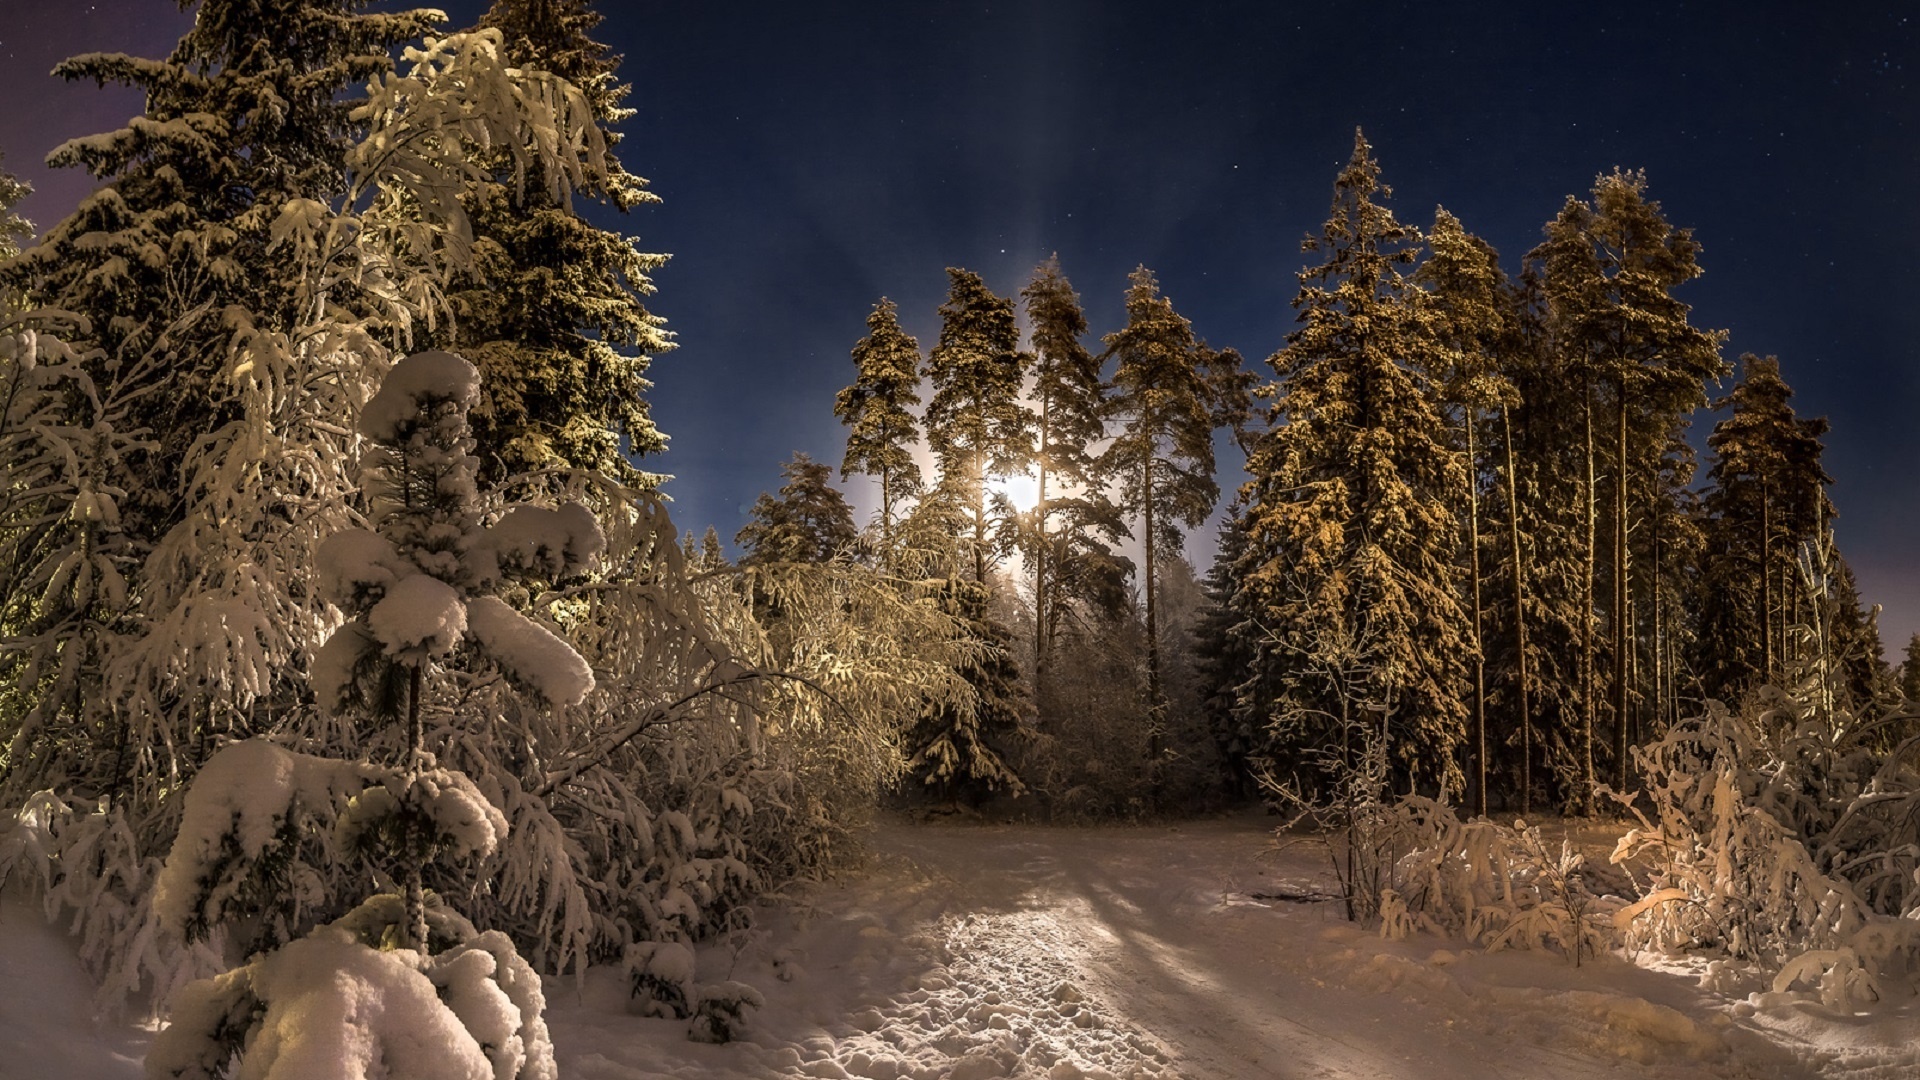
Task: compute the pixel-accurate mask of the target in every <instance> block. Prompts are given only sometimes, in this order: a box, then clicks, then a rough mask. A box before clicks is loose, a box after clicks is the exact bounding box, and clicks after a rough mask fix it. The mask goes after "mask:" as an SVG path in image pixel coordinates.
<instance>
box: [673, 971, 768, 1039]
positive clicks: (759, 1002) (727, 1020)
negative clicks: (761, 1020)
mask: <svg viewBox="0 0 1920 1080" xmlns="http://www.w3.org/2000/svg"><path fill="white" fill-rule="evenodd" d="M765 1004H766V1000H765V999H764V998H762V997H761V996H760V991H758V990H755V989H754V988H753V987H751V986H748V985H747V984H745V983H737V982H719V983H714V984H712V985H711V986H703V987H701V988H700V998H699V1000H698V1001H697V1002H696V1003H695V1004H694V1006H693V1016H692V1017H691V1018H690V1019H689V1020H688V1021H687V1038H689V1039H692V1040H693V1041H694V1042H704V1043H726V1042H732V1041H733V1040H734V1039H736V1038H739V1037H740V1033H741V1031H742V1030H743V1029H744V1028H745V1027H746V1024H747V1013H748V1011H749V1010H752V1009H758V1008H760V1007H761V1006H763V1005H765Z"/></svg>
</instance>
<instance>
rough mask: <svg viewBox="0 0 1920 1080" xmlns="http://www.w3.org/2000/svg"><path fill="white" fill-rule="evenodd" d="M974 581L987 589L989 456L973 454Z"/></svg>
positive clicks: (980, 452)
mask: <svg viewBox="0 0 1920 1080" xmlns="http://www.w3.org/2000/svg"><path fill="white" fill-rule="evenodd" d="M973 580H974V582H975V583H977V584H978V585H979V586H980V587H981V588H983V589H984V588H986V587H987V455H986V452H985V451H982V450H976V451H974V454H973Z"/></svg>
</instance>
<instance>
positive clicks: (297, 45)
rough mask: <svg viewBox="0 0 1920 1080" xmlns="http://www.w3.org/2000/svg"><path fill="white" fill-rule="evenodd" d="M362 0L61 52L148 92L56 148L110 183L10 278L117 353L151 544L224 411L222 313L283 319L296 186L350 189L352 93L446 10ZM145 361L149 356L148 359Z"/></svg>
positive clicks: (130, 502)
mask: <svg viewBox="0 0 1920 1080" xmlns="http://www.w3.org/2000/svg"><path fill="white" fill-rule="evenodd" d="M366 6H367V0H282V2H276V3H261V2H259V0H201V2H200V3H199V7H198V11H197V12H196V14H195V18H194V23H193V26H192V28H191V29H189V30H188V32H187V34H186V35H185V36H184V37H182V38H181V39H180V42H179V44H178V45H177V46H176V47H175V48H174V50H173V52H172V54H171V55H170V56H168V57H167V58H166V59H165V60H150V59H145V58H139V57H131V56H125V55H120V54H100V53H91V54H87V55H83V56H77V57H74V58H73V59H70V60H67V61H65V62H63V63H61V64H60V65H59V66H58V67H56V68H55V69H54V71H55V74H57V75H60V76H62V77H64V78H67V79H69V80H89V81H93V82H97V83H99V84H101V85H105V84H108V83H115V84H118V85H122V86H127V87H131V88H133V89H136V90H139V91H141V92H142V93H143V94H144V95H145V99H146V108H145V112H144V114H143V115H142V116H140V117H137V118H135V119H134V120H132V121H130V122H129V124H128V126H127V127H124V128H121V129H120V130H118V131H114V132H110V133H107V134H103V135H94V136H90V137H87V138H82V139H75V140H73V141H70V142H68V143H66V144H64V145H62V146H61V147H59V148H58V149H56V150H55V151H54V152H53V154H52V155H51V156H50V157H49V159H48V160H49V163H50V164H53V165H56V166H67V167H80V168H84V169H86V171H87V172H88V173H89V174H90V175H91V176H93V177H94V178H95V179H97V180H99V181H101V182H102V183H103V186H102V187H101V188H100V190H98V191H95V192H94V193H93V194H92V195H89V196H88V197H87V198H86V199H84V200H83V201H82V202H81V204H80V206H79V208H78V209H77V210H75V211H74V212H73V214H71V215H69V216H68V217H67V218H66V219H65V220H63V221H61V222H59V223H58V224H56V225H55V226H54V227H53V228H52V229H50V230H48V232H47V235H46V236H45V237H44V238H43V240H42V242H41V243H40V244H39V245H37V246H35V247H34V248H31V249H29V250H27V251H25V252H23V253H22V255H21V256H20V257H19V258H18V259H16V260H14V261H12V262H11V263H9V264H8V265H7V266H6V268H5V269H4V271H0V277H4V278H5V280H6V281H7V282H8V283H9V284H10V285H12V286H13V287H15V288H17V289H19V290H21V291H22V292H25V293H27V294H28V295H29V296H30V297H31V298H32V300H33V302H34V303H36V304H40V305H44V306H47V307H52V308H59V309H61V310H65V311H71V312H74V313H76V314H79V315H81V316H84V317H85V318H87V320H88V321H89V325H90V332H89V333H88V334H87V335H86V336H85V337H84V338H82V339H81V340H79V341H76V342H75V344H76V345H80V346H82V347H83V348H93V349H98V350H99V352H98V360H97V361H96V363H97V364H98V365H101V366H102V367H101V369H100V375H101V376H102V377H101V378H100V381H101V382H102V383H103V384H104V383H105V382H106V379H105V378H104V375H105V373H106V371H105V365H116V366H117V373H118V374H119V377H120V378H121V380H122V381H123V382H126V381H129V380H130V379H132V378H138V379H140V380H141V384H142V385H141V386H139V387H134V388H130V390H129V394H128V396H129V398H130V399H131V401H132V404H131V405H130V408H131V410H132V411H131V415H130V416H129V417H128V422H129V423H131V424H133V425H136V426H137V427H139V428H142V429H145V430H148V431H150V432H152V442H153V446H152V447H151V448H150V449H149V450H146V451H143V452H141V453H137V454H134V455H131V456H130V457H129V459H128V463H129V466H130V467H131V468H132V469H133V471H134V475H133V476H132V477H130V478H129V481H128V482H127V483H126V484H124V485H123V486H125V487H126V488H127V490H128V493H129V497H128V499H127V500H126V504H125V506H124V507H123V519H124V521H125V523H126V527H127V529H128V531H129V533H130V535H131V536H132V537H133V538H135V539H136V540H137V541H140V542H148V543H150V542H152V541H154V540H156V539H157V538H158V535H159V533H160V531H161V530H163V529H164V528H165V527H166V526H167V525H169V524H171V522H172V520H173V519H174V517H175V515H177V514H178V512H179V506H180V504H179V494H180V490H181V487H182V482H183V478H182V477H181V475H180V470H181V462H182V459H183V458H184V457H185V456H186V453H187V449H188V447H189V446H190V445H191V444H192V443H193V442H194V441H195V440H196V439H199V438H200V437H201V436H203V435H205V434H206V433H207V432H208V431H209V430H212V429H213V428H215V427H217V426H218V425H219V423H220V422H221V421H222V420H224V419H226V418H227V417H228V416H230V415H231V411H230V410H231V405H224V406H223V405H221V404H219V403H218V402H219V401H220V399H222V398H223V397H228V396H229V395H226V394H225V393H224V391H223V389H222V388H221V387H219V386H218V385H216V381H217V380H218V377H219V372H220V369H221V367H222V365H223V362H224V361H225V359H226V356H227V352H228V347H229V345H230V339H231V337H232V334H233V330H232V327H231V325H229V322H228V319H229V314H228V313H229V312H232V311H244V312H246V313H248V318H249V319H250V320H251V321H252V322H253V323H254V324H255V325H262V324H264V325H269V326H274V327H275V328H276V329H280V330H285V329H288V328H290V326H291V325H292V324H293V323H294V322H295V321H296V320H298V319H299V318H301V317H303V316H304V315H306V312H303V311H295V310H292V309H291V306H292V305H294V304H295V303H297V300H296V296H295V288H294V284H293V283H292V282H291V281H290V280H289V278H288V275H287V273H286V272H285V266H286V261H287V260H286V259H285V258H284V256H281V255H276V254H274V253H272V251H271V249H272V248H273V247H274V244H275V238H274V234H273V228H274V225H275V223H276V221H277V220H279V219H280V217H281V214H282V211H283V209H284V208H285V207H286V206H287V205H288V204H289V203H290V202H293V201H295V200H300V199H315V200H320V201H322V202H325V201H327V200H330V199H333V198H335V197H338V196H340V195H342V194H343V193H344V188H345V166H344V162H345V156H346V152H347V149H348V147H349V145H351V143H352V141H353V139H354V137H355V134H356V130H357V126H356V124H355V123H354V121H353V120H352V118H351V115H350V114H351V113H352V111H353V110H354V108H355V107H356V106H357V105H358V104H359V99H358V98H356V97H354V96H352V95H353V92H356V91H358V90H359V89H360V88H361V87H363V86H365V85H366V84H367V82H368V80H369V79H371V78H373V77H374V76H376V75H379V74H381V73H383V72H385V71H387V70H389V69H390V68H391V67H392V63H391V60H390V59H389V57H390V54H391V53H392V52H393V51H394V50H395V49H396V48H397V47H398V46H399V45H401V44H402V43H405V42H407V41H410V40H412V39H414V38H416V37H418V36H420V35H421V34H423V33H425V32H426V31H427V30H429V29H430V28H432V26H433V25H434V22H435V20H436V19H437V18H438V17H439V16H438V13H437V12H433V11H430V10H415V11H403V12H393V13H368V12H365V11H362V10H361V9H362V8H365V7H366ZM143 360H144V361H145V362H144V363H143V362H142V361H143Z"/></svg>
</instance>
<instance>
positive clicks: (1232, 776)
mask: <svg viewBox="0 0 1920 1080" xmlns="http://www.w3.org/2000/svg"><path fill="white" fill-rule="evenodd" d="M1246 543H1247V539H1246V524H1245V508H1244V504H1242V503H1241V502H1240V500H1239V499H1237V498H1236V499H1235V500H1234V501H1233V502H1232V503H1230V504H1229V505H1228V508H1227V516H1226V520H1225V521H1223V522H1221V523H1220V541H1219V550H1218V551H1217V552H1216V553H1215V555H1214V559H1213V565H1212V566H1210V567H1208V568H1207V574H1206V577H1204V578H1203V579H1201V588H1202V589H1203V590H1204V592H1205V594H1206V602H1205V603H1204V604H1203V605H1202V606H1201V609H1200V612H1199V614H1198V615H1197V616H1196V617H1195V620H1194V626H1193V654H1194V675H1195V678H1196V679H1197V681H1198V683H1199V697H1200V709H1201V713H1202V715H1204V716H1205V718H1206V721H1207V727H1208V729H1209V730H1210V731H1211V732H1212V735H1213V741H1214V746H1215V748H1216V749H1217V750H1218V751H1219V754H1220V760H1221V765H1222V767H1223V768H1224V769H1225V772H1226V776H1225V778H1224V779H1225V785H1226V788H1227V791H1228V792H1229V793H1230V794H1232V795H1235V796H1239V797H1242V798H1246V797H1251V796H1252V795H1253V794H1254V793H1255V792H1256V791H1257V790H1258V782H1257V778H1256V776H1255V760H1254V759H1255V758H1256V757H1257V756H1258V754H1259V753H1260V752H1261V750H1262V749H1263V748H1264V747H1265V745H1266V737H1265V735H1264V734H1263V733H1262V732H1261V731H1259V730H1257V727H1256V724H1255V722H1254V721H1253V719H1252V718H1251V717H1250V716H1249V715H1248V713H1247V712H1246V710H1243V709H1240V708H1239V707H1238V704H1239V687H1240V684H1241V683H1242V682H1244V681H1245V680H1246V672H1247V670H1248V669H1249V668H1250V667H1251V666H1252V664H1253V660H1254V655H1255V640H1256V638H1257V637H1258V633H1257V631H1255V630H1254V629H1253V628H1252V627H1248V626H1243V625H1241V624H1240V616H1239V615H1238V613H1237V612H1236V610H1235V608H1234V605H1233V594H1234V567H1235V566H1236V565H1238V563H1239V561H1240V559H1241V557H1242V556H1243V555H1244V554H1245V552H1246Z"/></svg>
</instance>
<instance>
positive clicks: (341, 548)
mask: <svg viewBox="0 0 1920 1080" xmlns="http://www.w3.org/2000/svg"><path fill="white" fill-rule="evenodd" d="M416 572H417V571H416V570H415V568H414V566H413V564H412V563H410V562H408V561H407V560H405V559H403V558H401V556H400V553H399V552H398V551H396V550H394V546H393V544H391V543H389V542H388V540H387V538H386V537H384V536H381V535H380V534H379V533H377V532H374V531H372V530H371V529H342V530H340V531H339V532H337V533H334V534H333V535H331V536H329V537H327V538H326V539H325V540H322V541H320V546H319V547H318V548H316V549H315V550H314V553H313V573H314V588H316V589H318V590H319V592H320V595H322V596H324V597H326V598H327V599H329V600H332V601H333V602H334V603H336V604H339V605H340V606H341V607H353V606H357V605H359V604H361V603H363V602H364V601H366V600H369V599H374V598H377V597H380V596H384V595H386V592H387V590H388V589H390V588H392V587H393V585H394V583H395V582H397V581H399V580H400V579H401V578H404V577H408V576H411V575H412V574H414V573H416Z"/></svg>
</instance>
